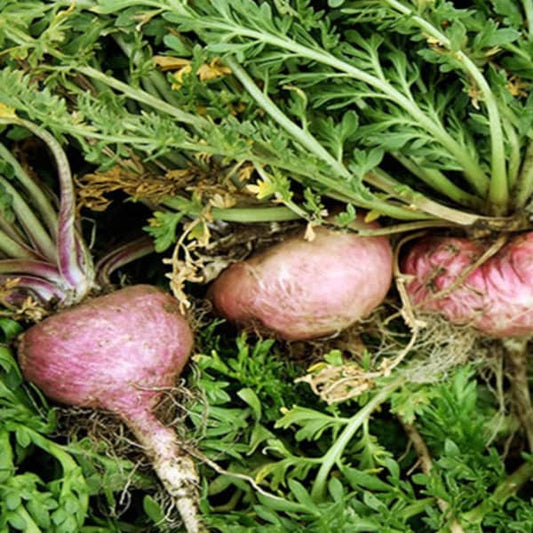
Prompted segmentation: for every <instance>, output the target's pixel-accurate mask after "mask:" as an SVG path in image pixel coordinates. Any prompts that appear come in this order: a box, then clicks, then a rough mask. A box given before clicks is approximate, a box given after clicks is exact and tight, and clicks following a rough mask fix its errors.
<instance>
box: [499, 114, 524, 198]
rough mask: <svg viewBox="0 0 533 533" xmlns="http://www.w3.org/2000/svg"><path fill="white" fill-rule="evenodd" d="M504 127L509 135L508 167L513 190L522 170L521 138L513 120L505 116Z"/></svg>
mask: <svg viewBox="0 0 533 533" xmlns="http://www.w3.org/2000/svg"><path fill="white" fill-rule="evenodd" d="M503 128H504V130H505V134H506V136H507V142H508V143H509V164H508V169H507V172H508V174H509V190H510V191H513V190H514V188H515V187H516V182H517V180H518V173H519V172H520V156H521V154H520V139H519V138H518V134H517V133H516V130H515V129H514V128H513V125H512V124H511V121H510V120H509V119H508V118H507V117H505V116H504V117H503Z"/></svg>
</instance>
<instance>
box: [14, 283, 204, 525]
mask: <svg viewBox="0 0 533 533" xmlns="http://www.w3.org/2000/svg"><path fill="white" fill-rule="evenodd" d="M192 347H193V334H192V331H191V329H190V327H189V324H188V322H187V320H186V319H185V318H184V317H183V315H182V314H181V312H180V308H179V304H178V302H177V301H176V300H175V299H174V298H173V297H172V296H170V295H168V294H166V293H164V292H163V291H161V290H159V289H157V288H155V287H151V286H149V285H136V286H132V287H127V288H125V289H121V290H118V291H116V292H114V293H111V294H108V295H105V296H100V297H97V298H94V299H92V300H88V301H86V302H85V303H82V304H79V305H76V306H73V307H70V308H68V309H66V310H64V311H60V312H59V313H57V314H55V315H53V316H50V317H48V318H46V319H45V320H43V321H42V322H40V323H38V324H36V325H34V326H32V327H31V328H30V329H28V330H27V331H26V332H25V333H24V334H23V335H22V338H21V341H20V344H19V347H18V356H19V361H20V365H21V368H22V372H23V374H24V376H25V378H26V379H27V380H28V381H30V382H32V383H34V384H35V385H36V386H37V387H39V388H40V389H41V390H42V391H43V392H44V394H45V395H46V396H48V398H50V399H52V400H55V401H57V402H59V403H62V404H66V405H71V406H78V407H89V408H94V409H102V410H106V411H110V412H112V413H114V414H116V415H117V416H119V417H120V418H121V419H122V420H123V421H124V422H125V423H126V425H127V426H128V427H129V428H130V429H131V431H132V432H133V434H134V435H135V436H136V438H137V439H138V441H139V442H140V444H141V445H142V446H143V448H144V451H145V453H146V454H147V456H148V457H149V458H150V459H151V461H152V463H153V466H154V469H155V471H156V473H157V474H158V476H159V478H160V479H161V481H162V482H163V485H164V486H165V488H166V490H167V491H168V492H169V493H170V495H171V496H172V497H173V499H174V502H175V504H176V506H177V508H178V510H179V512H180V514H181V517H182V520H183V522H184V526H185V529H186V530H187V531H188V532H189V533H193V532H198V531H201V530H202V529H201V524H200V521H199V518H198V508H197V505H198V494H197V488H198V476H197V473H196V468H195V464H194V462H193V460H192V459H191V457H190V456H189V455H188V454H187V453H185V451H184V450H183V449H182V448H181V447H180V445H179V443H178V439H177V435H176V433H175V432H174V431H173V430H172V429H171V428H169V427H166V426H165V425H163V424H162V422H160V421H159V420H158V419H157V418H156V416H155V414H154V409H155V407H156V405H157V404H158V402H159V400H160V399H161V397H162V395H163V394H164V393H165V390H169V389H170V388H172V387H173V386H175V384H176V381H177V379H178V377H179V375H180V373H181V371H182V370H183V368H184V366H185V364H186V363H187V360H188V358H189V355H190V352H191V350H192Z"/></svg>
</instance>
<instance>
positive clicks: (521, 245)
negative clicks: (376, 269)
mask: <svg viewBox="0 0 533 533" xmlns="http://www.w3.org/2000/svg"><path fill="white" fill-rule="evenodd" d="M485 250H486V246H484V245H483V244H482V243H480V242H476V241H472V240H469V239H466V238H451V237H431V238H426V239H422V240H420V241H418V242H416V243H415V244H414V245H413V246H412V247H411V249H410V250H409V252H408V253H407V255H406V257H405V259H404V261H403V265H402V271H403V273H404V274H406V275H407V276H408V277H409V278H412V279H410V281H408V284H407V292H408V294H409V297H410V300H411V303H412V304H413V305H415V306H417V308H418V309H420V310H423V311H429V312H435V313H438V314H440V315H442V316H444V317H445V318H447V319H448V320H449V321H451V322H452V323H454V324H469V325H472V326H474V327H475V328H476V329H478V330H479V331H480V332H482V333H484V334H486V335H489V336H491V337H496V338H505V337H527V336H530V335H531V334H533V284H532V280H533V232H529V233H525V234H522V235H517V236H515V237H513V238H511V239H510V240H509V241H508V242H507V244H505V246H503V247H502V248H501V249H500V250H499V251H498V252H497V253H496V254H495V255H494V256H492V257H491V258H490V259H488V260H487V261H486V262H484V263H482V264H480V265H479V266H477V267H476V268H474V269H473V270H472V272H470V273H469V274H468V275H467V276H466V277H465V279H462V278H461V276H462V275H463V273H464V272H465V269H467V268H468V267H470V266H471V265H473V263H474V262H475V261H476V260H477V259H479V258H480V257H481V255H482V254H483V252H484V251H485Z"/></svg>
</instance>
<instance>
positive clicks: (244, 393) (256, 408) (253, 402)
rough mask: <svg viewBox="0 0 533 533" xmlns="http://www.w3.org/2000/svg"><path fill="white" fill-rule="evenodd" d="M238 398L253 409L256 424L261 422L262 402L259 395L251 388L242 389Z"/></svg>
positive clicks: (238, 393)
mask: <svg viewBox="0 0 533 533" xmlns="http://www.w3.org/2000/svg"><path fill="white" fill-rule="evenodd" d="M237 396H238V397H239V398H240V399H241V400H243V401H244V402H245V403H246V404H247V405H249V406H250V407H251V408H252V412H253V414H254V418H255V420H256V422H259V421H260V420H261V401H260V400H259V398H258V396H257V394H256V393H255V392H254V391H253V390H252V389H250V388H246V389H241V390H240V391H239V392H237Z"/></svg>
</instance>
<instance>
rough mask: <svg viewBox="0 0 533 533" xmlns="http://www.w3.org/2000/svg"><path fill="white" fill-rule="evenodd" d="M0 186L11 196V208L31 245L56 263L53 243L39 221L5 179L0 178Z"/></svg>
mask: <svg viewBox="0 0 533 533" xmlns="http://www.w3.org/2000/svg"><path fill="white" fill-rule="evenodd" d="M0 185H1V186H2V187H3V189H4V190H5V191H6V192H7V193H8V194H9V195H10V196H11V202H12V204H11V205H12V208H13V211H14V212H15V214H16V216H17V220H18V221H19V222H20V224H21V225H22V227H23V228H24V231H25V232H26V234H27V236H28V238H29V240H30V242H31V244H32V245H33V246H35V247H36V248H37V250H38V251H39V252H40V253H42V254H43V256H44V257H45V258H47V259H49V260H50V261H54V262H55V261H56V259H57V253H56V248H55V244H54V241H53V240H52V238H51V237H50V235H48V233H47V232H46V230H45V228H44V227H43V225H42V224H41V221H40V220H39V219H38V218H37V217H36V216H35V214H34V212H33V210H32V209H31V207H30V206H29V205H28V204H27V203H26V201H25V200H24V198H22V195H21V194H20V193H19V192H18V191H17V189H15V187H13V186H12V185H11V183H9V181H8V180H7V179H5V178H4V177H3V176H0Z"/></svg>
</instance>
